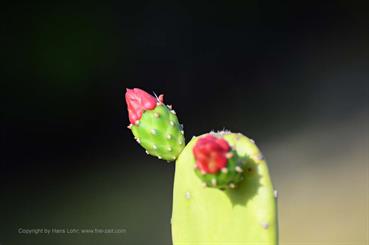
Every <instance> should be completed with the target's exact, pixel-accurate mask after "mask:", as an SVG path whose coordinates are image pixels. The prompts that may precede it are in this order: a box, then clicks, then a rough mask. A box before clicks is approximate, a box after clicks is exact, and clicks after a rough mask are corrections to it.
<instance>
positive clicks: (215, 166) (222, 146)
mask: <svg viewBox="0 0 369 245" xmlns="http://www.w3.org/2000/svg"><path fill="white" fill-rule="evenodd" d="M229 150H230V146H229V144H228V142H227V141H225V140H224V139H221V138H217V137H215V136H213V135H206V136H204V137H202V138H200V139H199V140H198V141H197V142H196V145H195V146H194V148H193V154H194V156H195V160H196V166H197V168H198V169H200V171H201V172H203V173H210V174H213V173H217V172H219V171H220V170H221V169H223V168H225V167H226V165H227V156H226V154H227V152H228V151H229Z"/></svg>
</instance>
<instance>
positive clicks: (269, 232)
mask: <svg viewBox="0 0 369 245" xmlns="http://www.w3.org/2000/svg"><path fill="white" fill-rule="evenodd" d="M221 135H222V136H221V137H223V138H224V139H225V140H226V141H227V142H228V143H229V144H230V145H231V146H232V148H233V149H235V151H236V152H237V154H238V155H239V156H241V157H247V158H250V159H251V160H250V161H248V162H247V164H246V165H247V166H245V171H244V172H243V178H244V179H243V180H242V181H241V182H240V184H239V185H238V186H237V187H236V188H235V189H227V190H224V191H222V190H220V189H216V188H208V187H203V183H202V180H201V179H200V178H199V177H198V176H197V174H196V173H195V170H194V167H193V166H194V164H195V160H194V156H193V153H192V149H193V146H194V144H195V142H196V140H197V138H193V139H192V140H191V142H190V143H189V144H188V145H187V146H186V147H185V149H184V150H183V151H182V153H181V154H180V156H179V157H178V159H177V162H176V172H175V180H174V192H173V213H172V236H173V244H174V245H209V244H211V245H225V244H245V245H254V244H255V245H260V244H264V245H276V244H277V243H278V235H277V234H278V233H277V231H278V227H277V210H276V200H275V195H274V190H273V186H272V182H271V180H270V177H269V173H268V168H267V165H266V163H265V161H264V160H263V157H262V155H261V153H260V151H259V149H258V148H257V147H256V145H255V144H254V143H253V141H252V140H250V139H249V138H247V137H246V136H243V135H242V134H234V133H227V132H225V133H222V134H221Z"/></svg>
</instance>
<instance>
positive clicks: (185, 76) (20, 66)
mask: <svg viewBox="0 0 369 245" xmlns="http://www.w3.org/2000/svg"><path fill="white" fill-rule="evenodd" d="M367 10H368V4H367V3H365V1H332V2H329V3H323V1H306V0H303V1H290V2H283V3H282V2H280V1H256V0H249V1H242V2H241V1H210V2H196V3H190V2H187V1H147V2H137V3H135V2H134V1H130V2H129V3H128V1H127V2H125V1H117V2H109V3H108V2H105V3H95V2H91V1H89V2H86V3H74V4H65V3H64V4H57V3H53V4H51V3H48V4H45V3H44V4H41V3H31V2H29V3H26V4H15V3H13V4H7V5H3V6H2V8H1V10H0V11H1V15H0V16H1V17H0V18H1V24H0V25H1V33H2V35H1V58H2V59H1V68H2V69H1V70H2V73H1V82H2V89H1V92H2V94H3V96H2V103H1V104H2V106H1V108H2V112H1V115H2V127H1V129H0V130H1V169H0V184H1V187H0V188H1V189H0V190H1V197H0V244H1V245H13V244H56V245H58V244H132V245H135V244H161V245H163V244H171V234H170V217H171V194H172V184H173V174H174V167H175V166H174V164H167V163H166V162H162V161H160V160H158V159H155V158H152V157H148V156H146V154H145V152H144V150H143V149H141V148H140V147H139V146H138V145H137V143H136V142H135V141H134V140H133V138H132V136H131V133H130V131H129V130H128V129H127V128H126V126H127V125H128V118H127V111H126V109H125V103H124V99H123V98H124V97H123V95H124V92H125V88H127V87H128V88H132V87H140V88H144V89H146V90H147V91H150V92H151V91H153V92H156V93H157V94H160V93H164V94H165V95H166V96H165V99H166V101H167V102H168V103H170V104H173V105H174V107H175V109H176V111H177V114H178V115H179V118H180V121H181V122H182V123H184V126H185V136H186V138H187V140H189V139H190V138H191V137H192V135H199V134H202V133H205V132H208V131H210V130H221V129H224V128H226V129H229V130H232V131H235V132H242V133H244V134H246V135H248V136H249V137H251V138H253V139H255V141H256V143H257V144H258V145H259V147H260V148H261V149H262V150H263V152H264V154H265V156H266V159H267V160H268V163H269V167H270V171H271V174H272V179H273V182H274V185H275V188H276V189H277V190H278V191H279V208H280V209H279V216H280V240H281V244H288V245H289V244H297V245H298V244H304V245H308V244H313V245H318V244H319V245H323V244H334V245H337V244H340V245H346V244H347V245H367V244H368V242H369V241H368V231H369V222H368V213H369V211H368V209H369V207H368V206H369V204H368V203H369V202H368V200H369V199H368V195H369V171H368V168H369V167H368V165H369V155H368V150H369V140H368V139H369V136H368V135H369V133H368V132H369V128H368V125H369V113H368V108H369V101H368V98H369V91H368V90H369V89H368V81H369V69H368V67H369V32H368V26H369V21H368V11H367ZM19 228H25V229H34V228H49V229H51V228H56V229H72V228H91V229H94V228H103V229H105V228H114V229H125V231H126V232H125V233H124V234H122V233H121V234H105V235H96V234H95V235H78V234H64V235H63V234H59V235H57V234H52V235H49V236H46V235H24V234H19V232H18V229H19ZM225 245H227V244H225Z"/></svg>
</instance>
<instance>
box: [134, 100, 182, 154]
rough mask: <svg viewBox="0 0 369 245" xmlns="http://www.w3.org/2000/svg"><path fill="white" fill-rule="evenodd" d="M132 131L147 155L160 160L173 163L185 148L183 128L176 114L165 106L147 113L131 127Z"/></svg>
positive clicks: (157, 107) (159, 106)
mask: <svg viewBox="0 0 369 245" xmlns="http://www.w3.org/2000/svg"><path fill="white" fill-rule="evenodd" d="M131 130H132V133H133V135H134V136H135V139H136V141H137V142H138V143H139V144H140V145H141V146H142V147H143V148H145V149H146V153H147V154H150V155H153V156H156V157H158V158H159V159H164V160H168V161H173V160H175V159H176V158H177V156H178V155H179V153H180V152H181V151H182V149H183V148H184V146H185V141H184V136H183V130H182V126H181V125H180V124H179V123H178V119H177V116H176V114H175V112H174V111H173V110H170V109H169V108H168V107H167V106H166V105H164V104H162V105H158V106H156V107H155V109H153V110H147V111H145V112H144V113H143V114H142V117H141V119H140V120H139V121H138V122H137V123H136V124H133V125H131Z"/></svg>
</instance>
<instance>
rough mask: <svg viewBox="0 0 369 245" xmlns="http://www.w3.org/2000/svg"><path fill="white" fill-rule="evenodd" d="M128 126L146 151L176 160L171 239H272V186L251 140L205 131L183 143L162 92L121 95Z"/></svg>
mask: <svg viewBox="0 0 369 245" xmlns="http://www.w3.org/2000/svg"><path fill="white" fill-rule="evenodd" d="M125 99H126V103H127V108H128V116H129V121H130V124H129V126H128V128H129V129H131V130H132V133H133V135H134V137H135V139H136V141H137V142H138V143H139V144H140V145H141V146H142V147H143V148H144V149H145V150H146V153H147V154H150V155H153V156H155V157H158V158H159V159H164V160H167V161H173V160H176V167H175V168H176V170H175V178H174V188H173V210H172V221H171V223H172V236H173V244H174V245H207V244H212V245H227V244H265V245H267V244H268V245H276V244H278V223H277V206H276V192H275V191H274V189H273V185H272V182H271V180H270V177H269V173H268V167H267V165H266V162H265V161H264V158H263V156H262V154H261V152H260V150H259V149H258V147H257V146H256V145H255V143H254V141H253V140H251V139H249V138H247V137H246V136H244V135H242V134H240V133H232V132H229V131H221V132H210V133H207V134H204V135H201V136H198V137H193V138H192V140H191V141H190V142H189V143H188V144H187V145H185V139H184V132H183V127H182V125H181V124H179V122H178V118H177V115H176V113H175V111H174V110H173V109H172V106H170V105H165V104H164V100H163V95H160V96H159V97H156V96H155V97H154V96H152V95H150V94H148V93H147V92H145V91H143V90H141V89H138V88H134V89H127V92H126V95H125Z"/></svg>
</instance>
